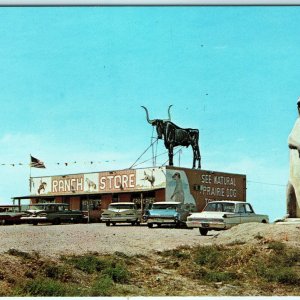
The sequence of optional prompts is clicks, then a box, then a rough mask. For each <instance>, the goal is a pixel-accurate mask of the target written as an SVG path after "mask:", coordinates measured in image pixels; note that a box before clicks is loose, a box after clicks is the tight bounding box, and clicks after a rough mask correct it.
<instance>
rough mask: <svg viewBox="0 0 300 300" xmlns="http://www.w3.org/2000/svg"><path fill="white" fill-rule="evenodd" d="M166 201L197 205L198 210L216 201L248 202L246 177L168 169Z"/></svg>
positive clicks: (203, 171) (193, 170)
mask: <svg viewBox="0 0 300 300" xmlns="http://www.w3.org/2000/svg"><path fill="white" fill-rule="evenodd" d="M166 200H167V201H179V202H182V203H189V204H195V205H196V207H197V210H201V209H203V208H204V206H205V205H206V204H207V203H208V202H210V201H214V200H232V201H246V176H245V175H240V174H230V173H223V172H212V171H205V170H195V169H184V168H175V167H167V189H166Z"/></svg>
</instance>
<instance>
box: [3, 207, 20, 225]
mask: <svg viewBox="0 0 300 300" xmlns="http://www.w3.org/2000/svg"><path fill="white" fill-rule="evenodd" d="M22 216H24V211H22V207H21V206H19V205H1V206H0V224H3V225H12V224H20V223H21V217H22Z"/></svg>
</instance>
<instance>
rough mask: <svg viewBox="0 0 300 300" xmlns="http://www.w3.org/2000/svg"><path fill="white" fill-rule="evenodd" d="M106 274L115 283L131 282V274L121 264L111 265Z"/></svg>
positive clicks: (105, 271)
mask: <svg viewBox="0 0 300 300" xmlns="http://www.w3.org/2000/svg"><path fill="white" fill-rule="evenodd" d="M104 273H105V274H106V275H108V276H109V277H110V278H111V279H112V280H113V281H114V282H117V283H127V282H128V280H129V272H128V270H127V269H126V267H125V266H124V265H122V264H120V263H118V264H116V265H111V266H110V267H108V268H107V269H106V270H104Z"/></svg>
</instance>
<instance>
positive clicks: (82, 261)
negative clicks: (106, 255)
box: [66, 254, 109, 274]
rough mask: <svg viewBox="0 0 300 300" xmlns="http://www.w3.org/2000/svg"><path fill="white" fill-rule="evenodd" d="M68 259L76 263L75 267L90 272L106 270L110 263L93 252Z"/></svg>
mask: <svg viewBox="0 0 300 300" xmlns="http://www.w3.org/2000/svg"><path fill="white" fill-rule="evenodd" d="M66 261H67V262H69V263H71V264H72V265H74V267H75V268H77V269H79V270H81V271H83V272H86V273H88V274H92V273H94V272H97V271H98V272H99V271H101V270H104V269H105V268H107V266H108V265H109V262H107V261H105V260H101V259H99V258H97V257H96V256H94V255H91V254H87V255H84V256H79V257H72V258H70V259H66Z"/></svg>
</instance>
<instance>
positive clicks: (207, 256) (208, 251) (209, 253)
mask: <svg viewBox="0 0 300 300" xmlns="http://www.w3.org/2000/svg"><path fill="white" fill-rule="evenodd" d="M220 256H221V254H220V251H219V249H218V248H217V247H216V246H205V247H201V248H198V250H197V252H196V257H195V262H196V264H198V265H201V266H202V265H214V266H216V265H218V263H219V260H220Z"/></svg>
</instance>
